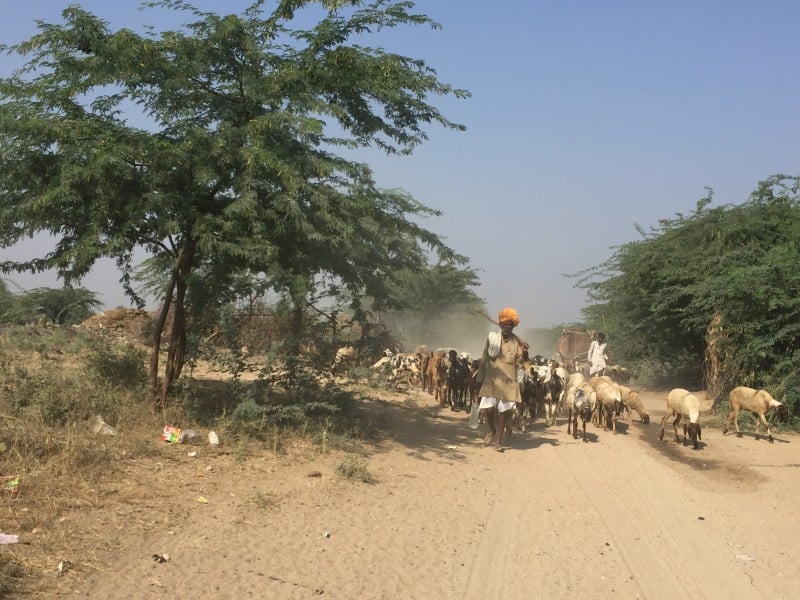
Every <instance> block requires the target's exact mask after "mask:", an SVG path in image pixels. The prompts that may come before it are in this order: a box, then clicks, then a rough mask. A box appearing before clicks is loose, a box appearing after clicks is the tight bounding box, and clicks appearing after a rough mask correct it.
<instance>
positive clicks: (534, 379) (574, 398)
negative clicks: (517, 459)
mask: <svg viewBox="0 0 800 600" xmlns="http://www.w3.org/2000/svg"><path fill="white" fill-rule="evenodd" d="M479 364H480V361H479V360H476V359H471V358H470V356H469V355H468V354H466V353H459V352H458V351H457V350H455V349H452V348H445V349H440V350H438V351H436V352H430V351H427V350H422V349H418V350H417V352H414V353H392V352H391V351H389V350H386V351H384V353H383V357H381V358H380V359H379V360H378V361H377V362H376V363H374V364H373V365H372V369H373V370H377V371H383V372H384V373H386V374H387V375H388V376H389V378H390V379H391V380H392V381H394V382H395V383H398V384H399V383H403V384H406V385H411V386H418V387H420V388H422V389H423V390H425V391H426V392H428V393H430V394H431V395H432V396H433V397H434V399H435V401H436V402H438V403H439V405H440V406H443V407H444V406H449V407H450V408H451V410H454V411H456V410H466V411H470V410H471V408H472V406H473V404H475V403H476V402H478V401H479V393H480V384H479V383H477V382H476V380H475V373H476V372H477V370H478V366H479ZM523 364H524V367H525V368H524V372H520V373H519V382H520V392H521V397H522V402H520V403H518V405H517V411H516V414H515V415H514V419H513V424H512V425H511V426H513V427H516V428H518V429H521V430H522V431H525V430H526V428H527V426H528V425H529V424H530V423H531V422H533V421H534V420H536V419H539V418H543V419H544V420H545V422H546V424H547V425H548V426H552V425H555V423H556V415H559V416H565V415H566V416H567V434H571V435H572V436H573V437H574V438H576V439H577V437H578V435H579V431H578V424H579V421H580V422H581V424H582V434H583V435H582V438H583V440H584V441H586V424H587V423H588V422H592V423H594V424H595V425H597V426H598V427H602V428H603V429H604V430H609V431H612V432H614V433H616V432H617V429H616V418H617V417H620V416H622V417H623V419H625V420H627V421H630V418H631V414H632V412H635V413H636V414H637V415H638V417H639V419H640V421H641V422H642V423H643V424H645V425H647V424H648V423H649V422H650V416H649V415H648V414H647V412H646V411H645V410H644V406H643V404H642V400H641V398H640V396H639V393H638V392H637V391H635V390H632V389H631V388H629V387H627V386H626V385H625V384H626V383H628V379H629V378H630V375H629V372H628V371H627V370H626V369H622V368H619V367H617V366H611V367H610V368H608V369H606V372H608V373H610V374H609V375H603V376H601V377H597V376H594V377H589V378H587V377H586V375H585V374H584V373H583V372H582V371H581V370H575V371H574V372H569V371H568V370H567V369H566V368H565V367H563V366H562V365H560V364H559V363H558V362H556V361H554V360H547V359H545V358H544V357H542V356H540V355H537V356H533V357H529V356H527V354H526V355H525V357H524V361H523ZM666 402H667V403H666V414H665V415H664V417H663V418H662V420H661V429H660V432H659V439H660V440H663V438H664V429H665V427H666V424H667V421H668V419H670V418H672V419H673V420H672V426H673V430H674V433H675V440H676V441H681V440H680V436H679V435H678V425H679V424H680V423H681V422H682V423H683V442H684V443H686V442H687V441H691V442H692V445H693V447H694V448H695V449H697V448H698V440H702V428H701V426H700V423H699V418H700V400H699V399H698V397H697V396H696V395H695V394H692V393H691V392H689V391H688V390H685V389H682V388H676V389H673V390H672V391H671V392H669V394H668V395H667V401H666ZM729 405H730V408H729V413H728V416H727V419H726V424H725V430H724V431H723V434H725V433H727V432H728V430H729V429H730V425H731V423H732V422H733V423H734V424H735V427H736V432H737V434H739V433H740V430H739V414H740V413H741V411H749V412H752V413H754V414H755V415H756V417H757V421H756V431H755V437H756V439H757V438H758V432H759V429H760V427H761V425H764V427H765V428H766V430H767V437H768V439H769V441H770V442H772V441H773V437H772V431H771V429H770V427H769V424H768V423H767V419H766V416H767V415H768V414H769V413H771V412H773V411H774V412H775V413H776V414H777V415H778V417H779V419H780V420H781V421H783V422H786V421H788V411H787V407H786V405H785V404H784V403H783V402H778V401H777V400H775V399H774V398H773V397H772V396H771V395H770V394H769V392H767V391H766V390H756V389H753V388H749V387H744V386H739V387H736V388H734V389H733V390H732V391H731V392H730V395H729Z"/></svg>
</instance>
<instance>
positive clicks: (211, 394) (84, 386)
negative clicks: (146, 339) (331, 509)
mask: <svg viewBox="0 0 800 600" xmlns="http://www.w3.org/2000/svg"><path fill="white" fill-rule="evenodd" d="M139 362H141V363H142V364H146V353H145V351H144V348H143V347H142V346H135V345H133V344H131V343H130V342H127V341H125V342H121V341H120V340H108V339H106V338H101V339H98V338H96V337H93V336H92V334H91V333H90V332H83V333H80V332H79V333H76V332H74V331H66V332H65V331H63V330H56V329H50V328H48V329H41V328H40V329H37V328H6V329H0V477H3V476H10V475H19V476H20V479H21V485H20V486H19V488H18V492H17V493H15V494H13V495H12V494H11V493H8V492H3V491H2V490H0V524H1V527H2V529H0V532H2V533H8V534H16V535H18V536H19V543H18V544H11V545H2V546H0V598H4V599H5V598H9V599H10V598H14V597H36V598H43V597H48V594H55V593H56V592H54V591H53V590H54V589H58V590H60V591H64V590H65V589H67V590H68V589H69V587H70V586H69V582H70V581H71V578H73V577H82V576H85V575H86V574H87V573H89V572H92V571H101V570H102V569H103V564H104V561H105V560H107V557H108V556H110V555H113V554H114V552H115V550H118V549H119V548H118V546H117V544H118V543H119V542H117V541H116V540H120V539H122V538H123V537H129V536H131V535H138V534H140V533H141V534H144V533H145V532H148V531H151V530H155V529H159V530H163V529H165V528H166V529H170V528H172V527H175V526H176V523H180V522H182V519H184V518H185V516H186V514H187V511H188V510H190V507H188V506H187V500H186V494H189V493H192V494H193V493H195V491H196V492H197V496H200V495H202V493H201V492H202V490H203V489H205V487H207V486H210V487H212V488H214V487H215V486H216V489H221V490H225V486H226V485H227V481H226V476H225V473H231V472H237V471H241V470H244V469H248V468H251V465H252V463H253V462H254V461H253V459H254V458H256V457H258V458H259V461H263V460H264V457H274V459H275V460H282V461H285V460H298V458H299V457H301V456H302V455H303V453H306V455H307V454H308V453H315V454H318V453H321V452H325V453H327V452H331V453H339V452H346V453H351V454H354V455H356V458H353V459H352V460H349V459H345V460H344V461H343V462H342V464H341V465H340V467H341V468H340V469H339V473H340V475H341V476H343V477H347V478H350V479H354V480H358V481H365V482H367V481H369V482H371V481H374V478H373V476H372V475H371V474H370V473H369V471H368V470H367V468H366V463H365V461H364V459H363V458H362V455H363V453H364V450H363V446H362V444H361V441H360V440H366V439H373V438H374V437H375V436H378V435H380V431H381V430H382V429H383V428H384V426H385V425H386V420H387V415H386V414H385V412H386V411H385V410H383V407H382V406H380V405H376V406H374V407H373V408H372V409H370V410H368V411H364V412H363V413H362V412H359V414H358V419H359V422H361V424H360V425H359V426H358V428H354V429H352V430H347V431H342V430H341V429H340V430H338V431H337V430H335V429H329V425H330V423H329V422H323V423H322V424H321V425H320V424H316V425H315V426H314V427H311V426H309V427H305V426H304V427H300V428H292V427H289V426H287V427H282V426H281V427H278V426H277V425H273V424H267V426H266V429H265V430H264V431H262V432H258V431H256V432H255V433H259V434H260V435H259V436H255V437H253V436H252V435H251V433H250V432H248V431H245V430H239V431H234V430H233V429H228V427H229V426H230V425H231V421H230V420H229V419H226V418H225V416H224V415H226V414H230V411H231V409H232V407H233V406H234V405H233V404H232V399H233V396H232V394H231V393H230V390H229V389H227V388H226V387H225V385H224V382H219V381H217V382H216V383H215V382H209V381H205V380H204V381H202V384H200V383H198V382H199V378H198V379H196V380H194V383H195V385H193V386H191V387H189V388H187V390H186V394H187V395H186V397H183V398H181V399H180V401H178V400H176V401H174V403H173V405H172V406H170V407H169V414H166V415H165V414H161V413H160V412H159V411H157V410H152V409H151V408H150V405H149V403H148V402H146V401H145V397H146V395H145V392H144V387H143V386H144V381H142V382H141V384H137V381H138V377H139V375H140V374H137V370H138V364H139ZM143 372H144V371H143ZM202 376H204V377H205V376H207V373H202ZM187 406H191V407H193V408H194V409H195V410H196V409H197V408H198V407H200V408H202V409H203V410H205V411H207V414H210V415H223V416H222V417H217V418H215V419H214V420H212V421H210V422H206V423H205V424H204V426H201V425H198V423H197V422H195V421H193V420H192V416H191V414H190V412H189V411H188V409H187V408H186V407H187ZM97 414H100V415H102V417H103V418H104V420H105V421H106V422H107V423H109V424H110V425H112V426H113V427H114V428H115V429H116V430H117V431H118V435H103V434H99V433H95V432H94V431H93V429H92V418H93V417H94V416H95V415H97ZM165 424H177V425H179V426H183V427H192V428H195V429H197V430H199V431H200V432H201V435H202V440H203V441H202V443H201V444H200V445H198V446H189V445H173V444H168V443H165V442H164V441H162V440H161V439H160V434H161V431H162V429H163V427H164V425H165ZM210 428H213V429H214V430H215V431H217V433H218V434H219V436H220V438H221V439H222V440H223V443H222V444H221V445H220V446H211V445H209V444H208V443H207V438H206V435H207V432H208V430H209V429H210ZM192 451H196V452H197V454H198V455H199V457H197V458H195V457H191V456H190V453H191V452H192ZM300 460H302V458H300ZM176 489H177V490H182V491H183V492H185V493H184V494H183V498H179V497H178V495H176V494H173V493H172V491H173V490H176ZM193 502H194V500H193V499H192V500H191V501H190V504H191V503H193ZM278 503H279V498H277V497H274V496H271V495H269V494H267V493H263V492H256V494H255V497H254V498H253V501H252V506H253V508H254V509H256V510H259V511H265V510H274V509H275V508H276V506H277V504H278ZM54 582H55V583H54ZM59 582H61V583H60V584H59ZM59 586H60V587H59Z"/></svg>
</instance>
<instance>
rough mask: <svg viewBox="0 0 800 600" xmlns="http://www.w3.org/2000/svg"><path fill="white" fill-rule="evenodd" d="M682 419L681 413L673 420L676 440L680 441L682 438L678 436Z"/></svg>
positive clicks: (684, 439) (684, 437)
mask: <svg viewBox="0 0 800 600" xmlns="http://www.w3.org/2000/svg"><path fill="white" fill-rule="evenodd" d="M680 421H681V413H678V414H677V415H675V420H674V421H673V422H672V428H673V429H674V430H675V441H676V442H680V441H681V438H680V437H678V423H680ZM683 441H684V443H685V442H686V435H685V434H684V436H683Z"/></svg>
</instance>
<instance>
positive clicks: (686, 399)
mask: <svg viewBox="0 0 800 600" xmlns="http://www.w3.org/2000/svg"><path fill="white" fill-rule="evenodd" d="M673 415H675V420H674V421H672V428H673V429H674V430H675V441H676V442H679V441H680V438H679V437H678V423H679V422H680V420H681V419H682V418H683V419H685V420H686V421H688V424H687V423H686V422H685V421H684V423H683V443H684V444H685V443H686V436H687V432H688V436H689V439H690V440H692V444H694V449H695V450H697V440H702V439H703V437H702V432H701V428H700V423H699V422H698V420H699V418H700V399H699V398H698V397H697V396H695V395H694V394H692V393H691V392H690V391H688V390H684V389H683V388H675V389H674V390H672V391H671V392H670V393H669V394H668V395H667V413H666V414H665V415H664V418H663V419H661V432H660V433H659V434H658V439H659V440H663V439H664V426H665V425H666V423H667V419H668V418H669V417H671V416H673Z"/></svg>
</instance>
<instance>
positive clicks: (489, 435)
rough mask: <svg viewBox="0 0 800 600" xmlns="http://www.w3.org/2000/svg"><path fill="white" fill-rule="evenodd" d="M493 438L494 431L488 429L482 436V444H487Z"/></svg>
mask: <svg viewBox="0 0 800 600" xmlns="http://www.w3.org/2000/svg"><path fill="white" fill-rule="evenodd" d="M493 440H494V431H490V432H489V433H487V434H486V435H485V436H483V445H484V446H488V445H489V444H491V443H492V441H493Z"/></svg>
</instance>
